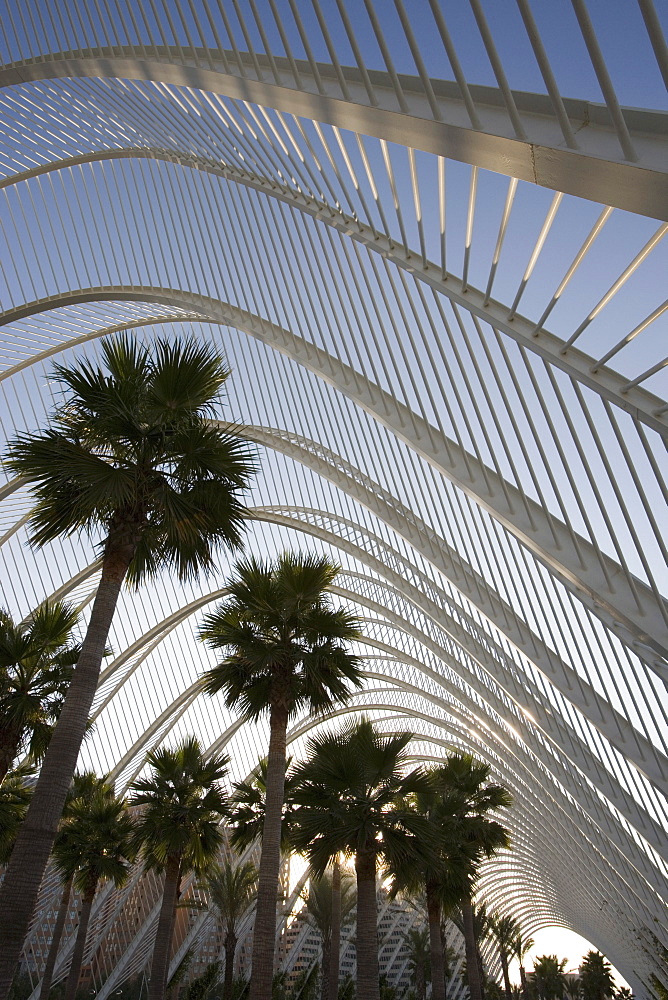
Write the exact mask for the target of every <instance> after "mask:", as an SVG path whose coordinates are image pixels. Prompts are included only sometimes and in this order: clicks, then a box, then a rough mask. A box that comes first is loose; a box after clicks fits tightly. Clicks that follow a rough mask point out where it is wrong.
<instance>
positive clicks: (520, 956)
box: [513, 930, 536, 1000]
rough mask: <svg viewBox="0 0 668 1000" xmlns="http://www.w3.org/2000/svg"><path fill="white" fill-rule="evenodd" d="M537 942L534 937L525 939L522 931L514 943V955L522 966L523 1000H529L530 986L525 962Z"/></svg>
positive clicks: (517, 934)
mask: <svg viewBox="0 0 668 1000" xmlns="http://www.w3.org/2000/svg"><path fill="white" fill-rule="evenodd" d="M535 943H536V942H535V941H534V939H533V938H532V937H524V935H523V934H522V932H521V931H519V930H518V932H517V933H516V935H515V940H514V942H513V954H514V955H515V958H516V959H517V961H518V962H519V966H520V983H521V984H522V998H523V1000H529V985H528V983H527V975H526V969H525V962H526V958H527V955H528V954H529V952H530V951H531V949H532V948H533V946H534V944H535Z"/></svg>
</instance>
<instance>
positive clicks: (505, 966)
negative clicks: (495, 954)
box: [499, 947, 513, 1000]
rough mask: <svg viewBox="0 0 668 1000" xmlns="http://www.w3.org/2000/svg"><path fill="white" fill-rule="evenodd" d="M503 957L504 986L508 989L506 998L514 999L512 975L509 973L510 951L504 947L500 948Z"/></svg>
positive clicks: (501, 957)
mask: <svg viewBox="0 0 668 1000" xmlns="http://www.w3.org/2000/svg"><path fill="white" fill-rule="evenodd" d="M499 958H500V959H501V971H502V972H503V986H504V989H505V991H506V1000H513V990H512V987H511V985H510V975H509V973H508V953H507V952H506V949H505V948H504V947H501V948H500V949H499Z"/></svg>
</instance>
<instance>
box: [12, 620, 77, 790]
mask: <svg viewBox="0 0 668 1000" xmlns="http://www.w3.org/2000/svg"><path fill="white" fill-rule="evenodd" d="M78 619H79V614H78V612H77V611H76V609H75V608H72V607H70V606H69V605H68V604H64V603H62V602H61V601H55V602H49V601H45V603H44V604H42V605H40V607H39V608H37V610H36V611H35V612H33V614H32V615H30V617H29V618H28V619H27V620H26V621H23V622H20V623H19V624H17V623H16V622H14V621H13V620H12V618H11V617H10V615H8V614H7V612H6V611H0V781H2V779H3V778H4V776H5V775H6V774H7V771H8V770H9V769H10V767H11V766H12V764H13V763H14V761H15V760H16V759H17V757H18V756H19V755H20V754H21V753H22V752H23V753H29V755H30V758H31V759H32V760H33V761H39V760H41V759H42V757H43V756H44V754H45V752H46V748H47V746H48V744H49V739H50V737H51V732H52V730H53V726H54V724H55V722H56V720H57V718H58V715H59V713H60V709H61V708H62V704H63V701H64V698H65V695H66V693H67V688H68V686H69V683H70V681H71V679H72V671H73V670H74V665H75V663H76V662H77V659H78V658H79V654H80V652H81V644H80V643H76V642H73V640H72V631H73V629H74V628H75V626H76V624H77V621H78Z"/></svg>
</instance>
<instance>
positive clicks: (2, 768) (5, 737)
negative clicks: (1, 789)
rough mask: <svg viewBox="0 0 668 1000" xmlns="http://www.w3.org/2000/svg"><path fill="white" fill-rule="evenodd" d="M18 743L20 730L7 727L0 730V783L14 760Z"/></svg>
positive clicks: (10, 726) (14, 727)
mask: <svg viewBox="0 0 668 1000" xmlns="http://www.w3.org/2000/svg"><path fill="white" fill-rule="evenodd" d="M20 743H21V730H20V728H17V727H16V726H12V725H8V726H3V727H2V729H0V781H2V780H3V779H4V778H5V776H6V774H7V771H9V769H10V767H11V766H12V764H13V763H14V761H15V760H16V757H17V755H18V751H19V745H20Z"/></svg>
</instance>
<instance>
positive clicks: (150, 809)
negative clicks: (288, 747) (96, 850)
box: [131, 736, 228, 1000]
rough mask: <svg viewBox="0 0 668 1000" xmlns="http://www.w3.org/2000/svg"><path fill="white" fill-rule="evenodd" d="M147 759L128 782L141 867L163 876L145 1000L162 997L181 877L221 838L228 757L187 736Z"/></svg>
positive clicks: (199, 869) (204, 863)
mask: <svg viewBox="0 0 668 1000" xmlns="http://www.w3.org/2000/svg"><path fill="white" fill-rule="evenodd" d="M146 763H147V764H148V766H149V767H150V768H151V774H150V776H149V777H146V778H138V779H137V780H136V781H134V782H133V783H132V785H131V788H132V790H133V792H134V795H133V797H132V803H133V805H136V806H144V809H143V812H142V814H141V816H140V818H139V819H138V820H137V824H136V843H137V845H141V848H142V852H143V856H144V867H145V869H147V870H150V869H152V870H154V871H157V872H159V873H164V876H165V883H164V888H163V895H162V904H161V907H160V916H159V918H158V928H157V931H156V935H155V945H154V948H153V964H152V966H151V981H150V984H149V1000H164V997H165V991H166V989H167V975H168V972H169V956H170V951H171V945H172V937H173V932H174V920H175V916H176V904H177V902H178V898H179V888H180V885H181V879H182V878H183V876H184V875H186V874H187V873H189V872H195V874H197V875H200V876H201V875H204V874H205V873H206V871H207V869H209V868H210V867H211V865H212V863H213V862H214V861H215V859H216V857H217V855H218V851H219V849H220V846H221V844H222V843H223V833H222V831H221V829H220V826H219V823H220V820H221V818H222V816H223V814H224V813H225V812H226V810H227V797H226V796H225V795H224V794H223V792H222V790H221V788H220V785H219V781H220V779H221V778H223V777H224V776H225V774H226V773H227V764H228V759H227V757H225V756H224V755H222V754H219V755H215V754H214V755H212V756H210V757H206V756H205V755H204V753H203V752H202V748H201V746H200V744H199V741H198V740H197V739H196V738H195V737H194V736H191V737H188V738H186V739H185V740H183V742H181V743H179V745H178V746H177V747H175V748H174V749H173V750H169V749H158V750H154V751H152V752H151V753H150V754H149V755H148V756H147V758H146Z"/></svg>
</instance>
